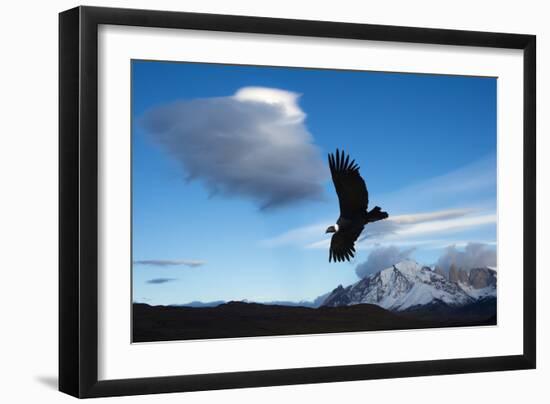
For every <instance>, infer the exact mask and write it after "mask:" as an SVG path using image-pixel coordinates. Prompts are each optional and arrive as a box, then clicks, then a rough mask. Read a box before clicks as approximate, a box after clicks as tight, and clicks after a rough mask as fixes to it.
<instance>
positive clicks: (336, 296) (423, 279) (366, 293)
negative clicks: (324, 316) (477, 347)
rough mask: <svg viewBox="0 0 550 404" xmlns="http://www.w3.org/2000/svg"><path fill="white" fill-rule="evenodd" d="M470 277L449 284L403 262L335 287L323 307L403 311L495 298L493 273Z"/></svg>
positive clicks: (479, 272) (480, 272)
mask: <svg viewBox="0 0 550 404" xmlns="http://www.w3.org/2000/svg"><path fill="white" fill-rule="evenodd" d="M474 271H475V272H474ZM470 275H472V276H470V278H472V279H473V280H474V281H473V282H470V281H469V279H468V280H466V281H465V283H462V282H452V281H450V280H449V279H447V278H446V277H445V276H444V274H441V273H438V272H435V271H434V270H433V269H432V268H429V267H426V266H421V265H419V264H418V263H416V262H414V261H412V260H405V261H401V262H399V263H397V264H395V265H393V266H392V267H390V268H386V269H384V270H382V271H379V272H377V273H374V274H372V275H369V276H367V277H365V278H363V279H361V280H360V281H358V282H356V283H354V284H353V285H350V286H348V287H346V288H344V287H342V286H341V285H340V286H338V287H337V288H336V289H334V290H333V291H332V292H331V293H330V294H329V295H328V296H327V297H326V299H325V300H324V302H323V304H322V305H323V306H331V307H336V306H350V305H354V304H362V303H370V304H376V305H378V306H380V307H383V308H385V309H388V310H392V311H403V310H408V309H411V308H414V307H418V306H425V305H429V304H434V303H444V304H446V305H448V306H451V307H461V306H465V305H467V304H470V303H474V302H476V301H478V300H480V299H483V298H487V297H492V296H496V272H495V271H494V270H492V269H488V268H477V269H472V270H471V271H470Z"/></svg>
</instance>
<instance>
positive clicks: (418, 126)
mask: <svg viewBox="0 0 550 404" xmlns="http://www.w3.org/2000/svg"><path fill="white" fill-rule="evenodd" d="M497 80H498V79H497V78H496V77H478V76H459V75H442V74H418V73H407V72H403V73H396V72H381V71H360V70H337V69H320V68H302V67H280V66H250V65H228V64H212V63H196V62H185V61H164V60H139V59H134V60H131V120H132V122H131V128H132V130H131V186H132V192H131V196H132V198H131V212H132V229H131V232H132V234H131V239H132V275H131V278H132V302H131V306H132V336H131V341H132V342H133V343H142V342H158V341H178V340H201V339H217V338H235V337H239V338H244V337H261V336H282V335H300V334H325V333H349V332H369V331H370V332H373V331H388V330H393V331H398V330H410V329H422V328H444V327H473V326H475V327H479V326H495V325H497V272H498V269H497V268H498V265H497V260H496V257H497V248H498V244H497V212H496V210H497V173H496V168H497ZM518 214H521V212H518ZM518 276H521V268H518ZM512 280H513V279H512V278H508V281H512ZM511 287H512V286H511Z"/></svg>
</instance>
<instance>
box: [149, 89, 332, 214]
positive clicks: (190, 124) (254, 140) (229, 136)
mask: <svg viewBox="0 0 550 404" xmlns="http://www.w3.org/2000/svg"><path fill="white" fill-rule="evenodd" d="M299 96H300V95H299V94H296V93H293V92H290V91H286V90H281V89H275V88H265V87H244V88H241V89H240V90H238V91H237V92H236V93H235V94H234V95H230V96H224V97H214V98H203V99H194V100H183V101H178V102H175V103H172V104H169V105H164V106H161V107H157V108H155V109H152V110H150V111H148V112H147V113H146V114H145V115H144V116H143V117H142V119H141V124H142V126H143V127H144V128H145V130H146V131H147V132H148V133H149V134H150V135H151V137H152V139H153V140H154V141H156V142H157V143H158V144H159V145H160V146H161V147H162V148H163V149H164V150H165V151H166V152H167V153H168V154H169V155H171V156H172V157H173V158H174V159H175V160H177V161H178V162H179V163H180V164H181V166H182V168H183V169H184V172H185V176H186V177H187V179H188V180H198V181H200V182H202V183H203V184H204V186H205V187H206V189H207V190H208V191H209V192H210V194H212V195H216V194H218V193H219V194H224V195H229V196H239V197H244V198H248V199H251V200H253V201H254V202H255V203H257V204H258V205H259V206H260V208H261V209H269V208H274V207H278V206H283V205H289V204H293V203H296V202H300V201H304V200H316V199H321V198H322V195H323V183H324V181H325V180H326V179H327V178H328V169H327V167H326V165H325V163H324V161H323V159H322V157H321V152H320V149H319V148H318V147H317V146H316V145H315V144H314V139H313V136H312V135H311V133H309V131H308V130H307V128H306V126H305V124H304V120H305V116H306V115H305V113H304V111H302V109H301V108H300V106H299V104H298V99H299Z"/></svg>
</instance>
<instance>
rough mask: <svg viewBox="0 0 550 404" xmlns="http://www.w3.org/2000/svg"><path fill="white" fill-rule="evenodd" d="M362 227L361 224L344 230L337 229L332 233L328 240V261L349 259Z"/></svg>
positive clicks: (352, 254)
mask: <svg viewBox="0 0 550 404" xmlns="http://www.w3.org/2000/svg"><path fill="white" fill-rule="evenodd" d="M363 227H364V226H363V225H358V226H355V227H353V228H350V229H348V230H347V231H345V232H343V231H337V232H336V233H334V234H333V235H332V239H331V240H330V250H329V255H328V262H331V260H334V262H336V261H339V262H341V261H349V260H351V258H353V257H354V256H355V247H354V244H355V240H357V238H358V237H359V235H360V234H361V232H362V231H363Z"/></svg>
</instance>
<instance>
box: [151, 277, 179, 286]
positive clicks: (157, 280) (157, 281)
mask: <svg viewBox="0 0 550 404" xmlns="http://www.w3.org/2000/svg"><path fill="white" fill-rule="evenodd" d="M174 281H177V279H176V278H154V279H149V280H148V281H147V283H149V284H152V285H160V284H163V283H168V282H174Z"/></svg>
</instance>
